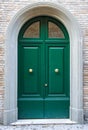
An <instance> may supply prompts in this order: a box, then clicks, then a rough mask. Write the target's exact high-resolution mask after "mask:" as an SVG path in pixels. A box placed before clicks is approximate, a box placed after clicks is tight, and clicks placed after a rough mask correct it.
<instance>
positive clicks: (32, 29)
mask: <svg viewBox="0 0 88 130" xmlns="http://www.w3.org/2000/svg"><path fill="white" fill-rule="evenodd" d="M39 33H40V32H39V21H38V22H35V23H33V24H31V25H30V26H29V27H28V28H27V29H26V31H25V32H24V35H23V37H24V38H39V35H40V34H39Z"/></svg>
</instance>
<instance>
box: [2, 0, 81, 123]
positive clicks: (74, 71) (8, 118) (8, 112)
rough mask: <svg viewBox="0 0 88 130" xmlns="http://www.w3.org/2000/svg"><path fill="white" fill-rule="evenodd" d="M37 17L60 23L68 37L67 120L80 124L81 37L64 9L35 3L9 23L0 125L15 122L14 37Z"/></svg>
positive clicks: (71, 18) (74, 21)
mask: <svg viewBox="0 0 88 130" xmlns="http://www.w3.org/2000/svg"><path fill="white" fill-rule="evenodd" d="M40 15H48V16H51V17H54V18H56V19H58V20H60V21H61V22H62V24H64V26H65V27H66V29H67V31H68V33H69V37H70V108H69V109H70V119H71V120H72V121H76V122H77V123H82V122H83V76H82V72H83V61H82V59H83V58H82V36H81V31H80V28H79V25H78V23H77V22H76V20H75V19H74V17H73V16H72V15H71V13H70V12H69V11H67V10H66V9H65V8H64V7H62V6H61V5H59V4H55V3H52V2H37V3H34V4H30V5H28V6H26V7H24V8H22V9H21V10H20V11H19V12H18V13H17V14H16V15H15V16H14V17H13V18H12V20H11V22H10V24H9V26H8V29H7V34H6V41H5V43H6V63H5V65H6V68H5V72H6V73H5V74H6V75H5V76H6V80H5V99H4V112H3V124H5V125H6V124H9V123H11V122H14V121H16V120H17V117H18V114H17V77H18V73H17V66H18V63H17V60H18V59H17V58H18V54H17V53H18V51H17V49H18V48H17V47H18V34H19V31H20V29H21V27H22V26H23V24H24V23H25V22H26V21H27V20H29V19H31V18H33V17H35V16H40Z"/></svg>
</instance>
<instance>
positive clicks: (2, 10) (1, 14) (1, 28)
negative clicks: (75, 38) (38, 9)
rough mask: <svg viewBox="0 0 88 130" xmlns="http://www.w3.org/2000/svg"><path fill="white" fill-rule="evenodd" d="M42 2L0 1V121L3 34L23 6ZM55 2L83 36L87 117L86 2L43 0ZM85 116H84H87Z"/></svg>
mask: <svg viewBox="0 0 88 130" xmlns="http://www.w3.org/2000/svg"><path fill="white" fill-rule="evenodd" d="M37 1H44V0H0V120H2V118H3V115H2V111H3V109H4V87H5V82H4V81H5V56H6V53H5V50H6V45H5V42H4V41H5V34H6V30H7V27H8V24H9V22H10V21H11V19H12V18H13V17H14V15H15V14H16V13H17V12H18V11H19V10H20V9H21V8H22V7H24V6H25V5H28V4H31V3H33V2H37ZM45 1H55V2H58V3H60V4H61V5H62V6H64V7H65V8H66V9H68V10H69V11H70V12H71V13H72V14H73V16H74V17H75V18H76V20H77V21H78V23H79V24H80V27H81V30H82V34H83V40H84V41H83V86H84V99H83V101H84V113H85V114H87V115H88V0H77V1H76V0H45ZM87 115H86V116H87Z"/></svg>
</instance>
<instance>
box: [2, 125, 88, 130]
mask: <svg viewBox="0 0 88 130" xmlns="http://www.w3.org/2000/svg"><path fill="white" fill-rule="evenodd" d="M0 130H88V124H85V125H24V126H0Z"/></svg>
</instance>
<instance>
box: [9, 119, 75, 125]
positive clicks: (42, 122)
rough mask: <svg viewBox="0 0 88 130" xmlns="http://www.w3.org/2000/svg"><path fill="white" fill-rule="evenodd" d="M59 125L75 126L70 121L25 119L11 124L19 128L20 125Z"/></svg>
mask: <svg viewBox="0 0 88 130" xmlns="http://www.w3.org/2000/svg"><path fill="white" fill-rule="evenodd" d="M47 124H48V125H54V124H56V125H59V124H68V125H71V124H77V123H76V122H74V121H71V120H70V119H28V120H27V119H26V120H18V121H16V122H14V123H11V125H12V126H20V125H47Z"/></svg>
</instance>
